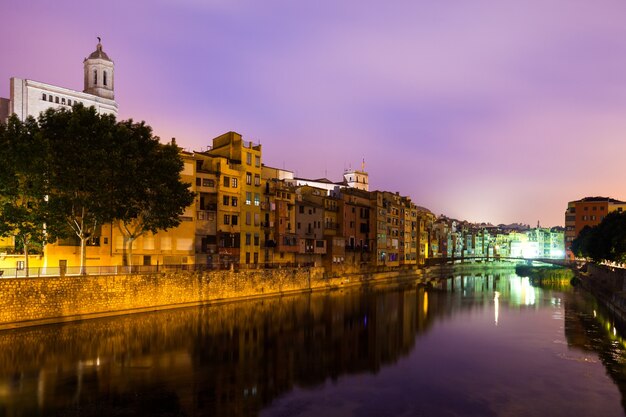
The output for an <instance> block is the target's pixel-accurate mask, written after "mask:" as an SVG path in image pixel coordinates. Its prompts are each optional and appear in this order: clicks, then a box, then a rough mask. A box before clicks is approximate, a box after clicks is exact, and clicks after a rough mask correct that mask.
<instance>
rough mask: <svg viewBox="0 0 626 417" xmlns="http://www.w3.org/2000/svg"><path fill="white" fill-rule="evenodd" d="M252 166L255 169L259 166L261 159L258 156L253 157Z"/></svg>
mask: <svg viewBox="0 0 626 417" xmlns="http://www.w3.org/2000/svg"><path fill="white" fill-rule="evenodd" d="M254 165H255V166H257V167H260V166H261V157H260V156H255V157H254Z"/></svg>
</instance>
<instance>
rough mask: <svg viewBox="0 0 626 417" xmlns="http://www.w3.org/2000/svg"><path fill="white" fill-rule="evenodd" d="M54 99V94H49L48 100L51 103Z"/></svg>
mask: <svg viewBox="0 0 626 417" xmlns="http://www.w3.org/2000/svg"><path fill="white" fill-rule="evenodd" d="M52 100H53V99H52V96H51V95H49V96H48V101H49V102H50V103H52Z"/></svg>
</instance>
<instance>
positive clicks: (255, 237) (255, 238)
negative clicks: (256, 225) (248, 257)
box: [254, 233, 259, 246]
mask: <svg viewBox="0 0 626 417" xmlns="http://www.w3.org/2000/svg"><path fill="white" fill-rule="evenodd" d="M254 246H259V234H258V233H255V234H254Z"/></svg>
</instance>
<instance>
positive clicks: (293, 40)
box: [0, 0, 626, 226]
mask: <svg viewBox="0 0 626 417" xmlns="http://www.w3.org/2000/svg"><path fill="white" fill-rule="evenodd" d="M0 16H2V25H0V39H1V41H0V57H1V58H0V97H9V79H10V77H19V78H27V79H33V80H37V81H42V82H45V83H49V84H54V85H59V86H63V87H67V88H71V89H75V90H79V91H82V89H83V65H82V61H83V59H84V58H85V57H86V56H88V55H89V54H90V53H91V52H92V51H94V50H95V47H96V43H97V39H96V37H97V36H100V37H101V38H102V45H103V49H104V51H105V52H106V53H107V54H108V55H109V57H111V59H113V61H114V62H115V99H116V101H117V103H118V106H119V115H118V118H119V119H129V118H132V119H134V120H136V121H139V120H145V121H146V123H148V124H149V125H151V126H152V127H153V129H154V132H155V134H156V135H158V136H159V137H161V139H162V140H163V141H169V140H170V138H172V137H175V138H176V141H177V143H178V144H179V146H181V147H183V148H185V149H188V150H196V151H201V150H205V149H206V148H207V146H209V145H210V144H211V141H212V138H214V137H216V136H219V135H220V134H222V133H224V132H227V131H231V130H232V131H236V132H238V133H240V134H242V135H243V137H244V139H245V140H248V141H253V142H255V143H261V144H262V146H263V162H264V163H265V164H266V165H270V166H274V167H278V168H285V169H288V170H291V171H294V173H295V174H296V176H299V177H305V178H321V177H327V178H329V179H331V180H333V181H339V180H340V179H341V178H342V174H343V172H344V170H346V169H350V168H356V169H360V167H361V164H362V161H365V169H366V170H367V171H368V173H369V175H370V190H375V189H377V190H385V191H393V192H396V191H397V192H399V193H400V194H402V195H406V196H409V197H411V199H412V200H413V201H414V202H415V203H416V204H418V205H421V206H424V207H427V208H429V209H431V210H432V211H433V212H434V213H435V214H445V215H448V216H451V217H454V218H459V219H467V220H470V221H475V222H491V223H494V224H499V223H507V224H508V223H513V222H522V223H528V224H531V225H536V224H537V222H540V223H541V225H542V226H556V225H563V223H564V212H565V209H566V207H567V202H568V201H571V200H576V199H579V198H582V197H585V196H610V197H613V198H617V199H626V169H624V165H625V164H624V156H625V155H626V141H625V140H624V138H625V137H626V24H624V16H626V2H624V1H622V0H620V1H617V0H615V1H613V0H603V1H599V2H590V1H588V0H525V1H500V2H496V1H493V0H472V1H471V2H470V1H459V0H438V1H424V0H395V1H393V2H389V1H375V0H358V1H356V0H342V1H337V0H316V1H308V2H305V1H293V0H265V1H262V2H261V1H256V0H241V1H238V0H150V1H146V0H132V1H128V0H108V1H106V2H93V1H85V0H55V1H49V0H48V1H45V0H40V1H34V0H2V1H0Z"/></svg>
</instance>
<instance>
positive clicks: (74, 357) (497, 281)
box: [0, 274, 624, 416]
mask: <svg viewBox="0 0 626 417" xmlns="http://www.w3.org/2000/svg"><path fill="white" fill-rule="evenodd" d="M540 291H542V290H541V289H539V288H535V287H533V286H531V285H530V283H529V281H528V279H527V278H520V277H518V276H516V275H508V274H507V275H502V276H500V275H483V276H453V277H449V278H448V279H444V280H442V281H441V287H440V288H437V289H432V290H430V289H426V288H425V287H423V286H416V285H414V284H407V285H404V286H374V287H371V288H369V289H366V290H361V289H353V290H346V291H335V292H330V293H314V294H308V295H298V296H291V297H282V298H274V299H263V300H256V301H248V302H240V303H229V304H224V305H219V306H213V307H203V308H191V309H183V310H170V311H162V312H157V313H150V314H137V315H130V316H122V317H116V318H108V319H101V320H89V321H85V322H82V323H73V324H66V325H58V326H46V327H37V328H31V329H22V330H16V331H10V332H4V333H0V415H6V416H30V415H81V416H92V415H134V414H136V413H137V412H138V411H139V410H140V411H141V413H142V414H144V415H154V416H158V415H189V416H198V415H216V416H243V415H246V416H247V415H256V414H258V413H259V411H260V410H261V409H263V408H264V407H265V406H266V405H267V404H269V403H270V402H271V401H272V400H274V399H275V398H277V397H278V396H280V395H281V394H284V393H286V392H288V391H290V390H292V389H293V388H294V386H301V387H314V386H318V385H320V384H322V383H324V382H325V381H327V380H329V379H331V380H335V379H337V378H339V377H340V376H342V375H347V374H359V373H376V372H378V371H379V370H380V369H381V368H382V367H384V366H386V365H389V364H393V363H395V362H397V361H398V359H399V358H401V357H403V356H405V355H407V354H408V353H409V352H410V351H411V350H412V349H413V348H414V346H415V343H416V340H419V336H420V335H422V334H424V332H426V331H427V330H428V329H430V328H431V327H432V326H433V325H434V323H435V322H436V321H437V320H446V319H447V318H449V317H451V316H452V315H453V314H454V313H455V312H456V311H458V310H460V309H464V310H465V309H485V308H493V309H494V310H493V314H494V320H495V323H494V325H498V314H499V311H500V309H502V308H507V309H511V308H525V309H527V308H529V309H533V308H539V307H541V306H542V305H547V304H549V303H556V302H559V303H560V302H561V300H560V299H558V300H557V299H554V298H553V299H550V298H549V297H542V296H538V295H539V293H538V292H540ZM559 294H561V293H560V292H559ZM572 300H576V299H571V300H570V298H566V299H565V311H566V335H567V340H568V343H570V344H571V345H574V346H582V348H585V349H588V348H590V346H593V344H591V345H590V342H589V340H588V337H589V336H588V334H587V333H588V331H587V330H586V328H585V327H584V323H583V324H581V316H579V315H577V314H578V313H575V314H573V313H571V312H570V310H571V311H574V312H577V311H579V309H580V308H583V307H584V306H579V305H573V304H572V303H574V302H575V301H572ZM576 302H577V301H576ZM570 307H573V309H570ZM584 308H587V307H584ZM585 311H586V310H585ZM568 312H569V313H568ZM591 319H593V318H591ZM585 320H586V318H585ZM583 321H584V320H583ZM585 332H587V333H585ZM618 333H619V331H618ZM605 336H606V335H605ZM418 343H419V342H418ZM606 343H612V342H606ZM605 347H606V346H605ZM591 348H593V347H591ZM603 360H605V359H603ZM606 360H607V363H608V362H609V359H608V358H607V359H606ZM615 369H616V371H615V372H616V375H615V377H614V379H619V378H623V377H622V376H619V375H618V373H621V375H624V372H623V371H624V369H623V367H618V366H615ZM622 382H623V381H622ZM620 384H621V385H620V386H624V384H623V383H620Z"/></svg>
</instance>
